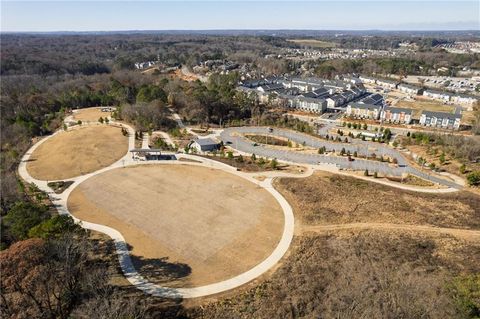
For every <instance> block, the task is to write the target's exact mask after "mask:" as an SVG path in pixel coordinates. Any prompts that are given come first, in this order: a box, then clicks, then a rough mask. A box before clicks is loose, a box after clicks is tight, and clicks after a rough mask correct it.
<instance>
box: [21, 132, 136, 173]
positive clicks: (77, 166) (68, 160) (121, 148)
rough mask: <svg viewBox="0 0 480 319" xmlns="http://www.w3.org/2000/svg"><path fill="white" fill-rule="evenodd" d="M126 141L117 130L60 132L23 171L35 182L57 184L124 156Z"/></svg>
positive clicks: (126, 147) (31, 159)
mask: <svg viewBox="0 0 480 319" xmlns="http://www.w3.org/2000/svg"><path fill="white" fill-rule="evenodd" d="M127 150H128V138H127V137H125V136H123V135H122V132H121V130H120V128H116V127H112V126H107V125H103V126H91V127H81V128H78V129H73V130H70V131H67V132H61V133H59V134H57V135H56V136H53V137H52V138H50V139H49V140H48V141H45V142H44V143H43V144H41V145H40V146H39V147H38V148H37V149H36V150H35V151H34V152H33V154H32V156H31V157H30V161H29V162H28V163H27V170H28V172H29V173H30V175H32V176H33V177H34V178H36V179H40V180H59V179H68V178H72V177H75V176H79V175H84V174H87V173H91V172H94V171H96V170H98V169H100V168H103V167H106V166H109V165H110V164H112V163H114V162H115V161H117V160H118V159H120V158H121V157H122V156H124V155H125V154H126V153H127Z"/></svg>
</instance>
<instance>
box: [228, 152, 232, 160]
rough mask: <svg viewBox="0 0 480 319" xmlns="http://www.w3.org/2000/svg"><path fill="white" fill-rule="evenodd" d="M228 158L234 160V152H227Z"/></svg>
mask: <svg viewBox="0 0 480 319" xmlns="http://www.w3.org/2000/svg"><path fill="white" fill-rule="evenodd" d="M227 158H228V159H233V153H232V151H228V152H227Z"/></svg>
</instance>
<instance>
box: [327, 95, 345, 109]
mask: <svg viewBox="0 0 480 319" xmlns="http://www.w3.org/2000/svg"><path fill="white" fill-rule="evenodd" d="M326 100H327V107H329V108H333V107H338V106H341V105H343V104H344V103H345V98H344V97H343V96H341V95H340V94H334V95H331V96H329V97H328V98H326Z"/></svg>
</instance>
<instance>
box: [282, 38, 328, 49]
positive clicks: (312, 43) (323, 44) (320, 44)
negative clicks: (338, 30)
mask: <svg viewBox="0 0 480 319" xmlns="http://www.w3.org/2000/svg"><path fill="white" fill-rule="evenodd" d="M287 41H289V42H293V43H295V44H298V45H304V46H309V47H312V48H335V47H336V46H337V44H336V43H335V42H328V41H321V40H315V39H288V40H287Z"/></svg>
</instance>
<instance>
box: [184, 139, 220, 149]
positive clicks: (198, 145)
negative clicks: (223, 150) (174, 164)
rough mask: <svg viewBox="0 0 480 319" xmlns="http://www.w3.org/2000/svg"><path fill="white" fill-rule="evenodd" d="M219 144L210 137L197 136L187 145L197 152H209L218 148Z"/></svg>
mask: <svg viewBox="0 0 480 319" xmlns="http://www.w3.org/2000/svg"><path fill="white" fill-rule="evenodd" d="M218 146H219V144H218V143H217V142H215V141H214V140H212V139H210V138H199V139H196V140H193V141H191V142H190V144H189V145H188V147H190V148H193V149H195V150H196V151H197V152H211V151H214V150H216V149H218Z"/></svg>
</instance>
